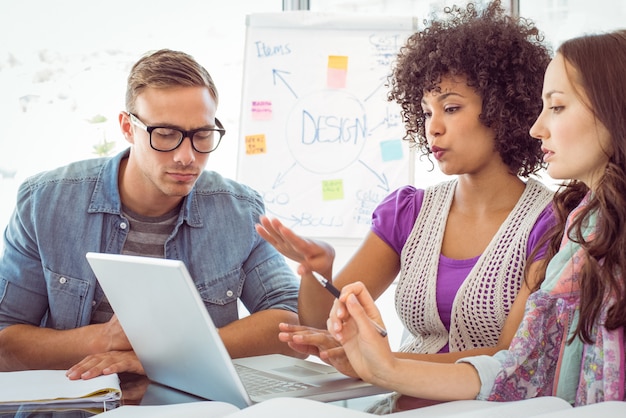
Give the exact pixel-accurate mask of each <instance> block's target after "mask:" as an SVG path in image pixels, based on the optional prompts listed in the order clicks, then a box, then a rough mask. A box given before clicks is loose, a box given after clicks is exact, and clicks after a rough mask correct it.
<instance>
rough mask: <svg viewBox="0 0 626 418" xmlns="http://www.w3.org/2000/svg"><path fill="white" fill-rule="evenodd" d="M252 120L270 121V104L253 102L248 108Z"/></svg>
mask: <svg viewBox="0 0 626 418" xmlns="http://www.w3.org/2000/svg"><path fill="white" fill-rule="evenodd" d="M250 113H251V114H252V120H271V119H272V102H271V101H269V100H253V101H252V103H251V106H250Z"/></svg>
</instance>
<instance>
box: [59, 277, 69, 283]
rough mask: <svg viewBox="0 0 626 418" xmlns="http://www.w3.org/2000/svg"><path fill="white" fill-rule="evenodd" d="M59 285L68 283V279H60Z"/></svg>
mask: <svg viewBox="0 0 626 418" xmlns="http://www.w3.org/2000/svg"><path fill="white" fill-rule="evenodd" d="M59 283H61V284H65V283H67V279H66V278H65V277H61V278H60V279H59Z"/></svg>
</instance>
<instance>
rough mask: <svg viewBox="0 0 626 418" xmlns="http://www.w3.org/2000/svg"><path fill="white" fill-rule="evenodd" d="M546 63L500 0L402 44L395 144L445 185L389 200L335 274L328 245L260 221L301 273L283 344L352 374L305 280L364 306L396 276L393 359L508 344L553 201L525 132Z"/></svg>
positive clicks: (320, 293) (525, 25)
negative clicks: (400, 127) (402, 142)
mask: <svg viewBox="0 0 626 418" xmlns="http://www.w3.org/2000/svg"><path fill="white" fill-rule="evenodd" d="M549 60H550V55H549V51H548V50H547V49H546V47H544V46H543V45H542V43H541V37H540V34H539V32H538V30H537V28H536V27H535V26H534V25H533V24H532V23H531V22H528V21H526V20H524V19H513V18H511V17H509V16H507V15H506V14H505V12H504V10H503V9H502V7H501V5H500V2H499V1H495V2H493V3H491V4H490V5H488V6H487V7H486V8H485V9H484V10H482V11H479V10H477V9H476V7H475V6H474V5H473V4H469V5H467V7H466V8H465V9H462V8H459V7H452V8H447V9H445V16H444V18H442V19H440V20H433V21H432V22H430V23H429V25H428V26H427V27H426V28H425V29H424V30H421V31H419V32H417V33H415V34H414V35H412V36H411V37H410V38H409V39H408V41H407V43H406V45H405V46H404V47H403V48H402V49H401V50H400V53H399V56H398V61H397V65H396V67H395V70H394V72H393V74H392V77H391V91H390V93H389V99H390V100H395V101H397V102H398V103H400V105H401V107H402V116H403V119H404V123H405V126H406V137H405V139H407V140H408V141H411V142H412V143H413V144H415V146H417V147H419V148H420V149H421V151H422V153H423V154H425V155H428V156H432V157H433V158H434V159H435V160H436V161H437V163H438V165H439V167H440V168H441V171H442V172H443V173H445V174H448V175H451V176H455V178H454V179H452V180H449V181H446V182H444V183H441V184H438V185H435V186H433V187H429V188H427V189H419V188H416V187H413V186H405V187H402V188H400V189H398V190H396V191H394V192H393V193H391V194H390V195H389V196H388V197H386V198H385V199H384V201H383V202H381V203H380V205H379V206H378V207H377V209H376V210H375V211H374V213H373V218H372V227H371V231H370V233H369V234H368V235H367V237H366V238H365V240H364V242H363V243H362V245H361V247H360V248H359V249H358V251H357V252H356V253H355V255H354V256H353V257H352V259H351V260H350V261H349V262H348V263H347V265H346V266H345V267H344V268H343V269H342V270H341V272H339V273H338V274H337V275H336V276H335V277H334V278H333V275H332V263H333V261H334V251H333V249H332V248H331V247H330V246H329V245H328V244H326V243H324V242H320V241H314V240H310V239H304V238H302V237H299V236H298V235H296V234H294V233H293V232H292V231H291V230H289V229H288V228H286V227H285V226H284V225H282V224H281V223H280V222H279V221H278V220H277V219H271V220H270V219H268V218H262V219H261V224H260V225H257V230H258V232H259V233H260V234H261V235H262V236H263V237H264V238H265V239H266V240H267V241H268V242H270V243H271V244H273V245H274V246H275V247H276V248H277V249H278V250H279V251H281V252H282V253H283V254H284V255H285V256H287V257H290V258H292V259H293V260H296V261H298V262H299V263H300V266H299V271H298V272H299V273H300V274H301V275H302V276H303V280H302V282H301V287H300V295H299V316H300V322H301V324H303V326H289V325H281V331H282V333H281V334H280V335H279V337H280V338H281V340H283V341H287V342H289V344H290V345H291V346H292V348H295V349H297V350H301V351H303V352H306V353H310V354H316V355H319V356H320V357H321V358H322V359H323V360H326V361H328V362H330V363H331V364H333V365H334V366H335V367H337V368H338V369H339V370H341V371H342V372H344V373H346V374H349V375H355V373H354V371H353V370H352V368H351V366H350V364H349V363H347V362H345V360H346V359H345V356H344V355H343V350H342V349H341V348H340V347H338V344H337V342H336V341H334V340H333V339H332V338H329V335H328V333H327V332H325V331H324V332H321V331H319V330H316V329H315V328H326V320H327V318H328V313H329V311H330V308H331V306H332V303H333V298H332V296H331V295H329V294H328V293H327V292H326V290H324V289H323V288H322V287H321V286H320V285H319V284H318V283H317V281H316V280H315V279H314V278H313V276H312V272H317V273H320V274H321V275H322V276H324V277H325V278H326V279H327V280H328V281H329V282H332V283H333V284H334V285H335V286H336V287H338V288H341V287H343V286H345V285H347V284H349V283H352V282H354V281H356V280H360V281H362V282H363V283H365V285H366V287H367V289H368V290H369V292H370V293H371V294H372V295H373V297H374V298H377V297H378V296H380V295H381V294H382V293H383V292H384V291H385V290H386V289H387V288H388V287H389V286H390V285H391V284H392V282H393V281H394V280H395V279H396V277H397V276H398V274H399V275H400V276H399V280H398V286H397V290H396V309H397V312H398V314H399V316H400V318H401V320H402V322H403V323H404V325H405V327H406V329H407V330H408V331H409V332H410V333H411V338H410V339H409V341H408V342H407V343H406V344H405V345H403V347H402V348H401V350H400V351H401V352H402V353H398V354H397V355H398V356H399V357H410V358H418V359H422V360H433V361H441V362H454V361H455V360H457V359H459V358H461V357H464V356H466V355H468V354H494V353H496V352H497V351H498V350H501V349H504V348H506V347H508V345H509V342H510V341H511V338H512V336H513V334H514V333H515V330H516V329H517V326H518V325H519V322H520V319H521V317H522V314H523V307H524V303H525V301H526V298H527V297H528V295H529V293H530V288H529V287H528V286H527V285H526V284H524V282H523V276H524V270H525V269H526V268H528V270H529V272H530V278H531V280H530V283H531V284H532V283H533V279H532V278H533V277H534V276H533V275H534V273H535V266H536V264H537V263H538V262H539V260H540V259H541V258H542V257H543V253H544V252H545V251H541V250H540V251H538V252H537V253H536V254H535V255H534V256H533V257H532V258H531V257H530V254H531V253H532V252H533V250H535V249H536V247H537V244H538V242H539V239H540V238H541V236H542V235H543V234H544V232H545V231H546V230H547V229H548V228H549V227H550V226H551V225H552V223H553V217H552V210H551V206H550V201H551V199H552V195H553V193H552V192H551V191H550V190H548V189H547V188H546V187H545V186H544V185H543V184H541V183H539V182H538V181H536V180H533V179H528V177H529V175H531V174H534V173H537V172H538V171H539V170H540V169H541V168H542V164H543V163H542V153H541V148H540V144H539V143H538V142H537V141H536V140H534V139H533V138H532V137H531V136H530V135H529V133H528V131H529V129H530V127H531V126H532V123H533V121H534V119H535V118H536V117H537V115H538V114H539V112H540V110H541V101H540V100H539V97H540V95H541V85H542V81H543V74H544V71H545V69H546V66H547V65H548V62H549ZM544 250H545V247H544Z"/></svg>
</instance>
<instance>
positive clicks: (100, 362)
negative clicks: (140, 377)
mask: <svg viewBox="0 0 626 418" xmlns="http://www.w3.org/2000/svg"><path fill="white" fill-rule="evenodd" d="M123 372H131V373H136V374H145V372H144V370H143V366H142V365H141V363H140V362H139V359H138V358H137V355H135V352H134V351H132V350H127V351H108V352H106V353H99V354H92V355H90V356H87V357H85V358H84V359H83V360H81V361H80V362H79V363H78V364H75V365H74V366H72V367H70V368H69V370H68V371H67V373H66V375H67V377H68V378H70V379H71V380H77V379H85V380H87V379H92V378H94V377H97V376H100V375H103V374H113V373H123Z"/></svg>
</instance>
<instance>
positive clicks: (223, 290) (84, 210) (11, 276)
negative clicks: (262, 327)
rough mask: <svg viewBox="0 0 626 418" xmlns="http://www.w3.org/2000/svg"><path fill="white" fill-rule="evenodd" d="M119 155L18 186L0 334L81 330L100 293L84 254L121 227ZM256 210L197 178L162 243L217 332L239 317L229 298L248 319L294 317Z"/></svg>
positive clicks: (213, 179) (2, 283)
mask: <svg viewBox="0 0 626 418" xmlns="http://www.w3.org/2000/svg"><path fill="white" fill-rule="evenodd" d="M128 153H129V151H128V150H126V151H124V152H122V153H120V154H119V155H117V156H115V157H113V158H96V159H92V160H86V161H80V162H76V163H72V164H70V165H67V166H65V167H61V168H58V169H55V170H53V171H49V172H45V173H40V174H37V175H35V176H32V177H30V178H29V179H27V180H25V181H24V183H23V184H22V185H21V186H20V188H19V190H18V196H17V204H16V209H15V211H14V213H13V215H12V216H11V219H10V221H9V223H8V225H7V228H6V230H5V233H4V252H3V254H2V258H1V259H0V329H3V328H5V327H7V326H9V325H13V324H32V325H36V326H42V327H48V328H54V329H71V328H77V327H80V326H84V325H88V324H89V322H90V319H91V314H92V311H93V310H94V308H95V307H96V306H97V305H98V304H99V302H100V301H101V300H102V298H103V296H104V294H103V291H102V289H101V288H100V286H99V285H98V283H97V280H96V277H95V276H94V273H93V271H92V270H91V268H90V267H89V264H88V263H87V260H86V258H85V254H86V253H87V252H89V251H95V252H106V253H121V251H122V247H123V245H124V241H125V240H126V237H127V235H128V232H129V225H130V223H129V222H128V220H127V219H125V218H124V216H122V204H121V201H120V195H119V190H118V171H119V167H120V161H121V160H122V159H123V158H125V157H127V156H128ZM263 212H264V205H263V202H262V200H261V197H260V196H259V194H258V193H257V192H255V191H253V190H252V189H250V188H249V187H247V186H245V185H242V184H239V183H236V182H234V181H232V180H229V179H226V178H223V177H222V176H220V175H219V174H217V173H215V172H210V171H204V172H203V173H202V175H201V176H200V177H199V179H198V181H197V182H196V184H195V186H194V188H193V190H192V191H191V193H190V194H189V195H188V196H187V197H185V198H184V201H183V204H182V206H181V210H180V214H179V216H178V220H177V221H176V224H175V226H174V230H173V232H172V234H171V235H170V236H169V237H168V238H167V240H166V242H165V258H170V259H178V260H182V261H184V262H185V264H186V265H187V268H188V269H189V272H190V273H191V277H193V279H194V282H195V283H196V287H197V288H198V291H199V293H200V295H201V297H202V299H203V301H204V304H205V305H206V307H207V310H208V311H209V314H210V315H211V317H212V318H213V321H214V322H215V325H216V326H217V327H222V326H225V325H227V324H229V323H230V322H232V321H235V320H236V319H238V317H239V316H238V310H237V300H238V298H239V299H241V301H242V303H243V304H244V306H245V307H246V308H247V309H248V311H249V312H250V313H254V312H257V311H260V310H264V309H270V308H271V309H285V310H289V311H292V312H295V311H296V307H297V296H298V282H297V279H296V277H295V275H294V273H293V272H292V270H291V268H290V267H289V266H288V265H287V263H286V262H285V259H284V258H283V256H282V255H281V254H280V253H278V252H277V251H276V250H275V249H274V247H272V246H271V245H270V244H268V243H267V242H266V241H265V240H263V238H261V237H260V236H259V235H258V234H257V232H256V230H255V228H254V225H255V223H256V222H258V218H259V215H261V214H262V213H263ZM163 309H171V310H172V313H175V310H176V307H175V306H173V307H169V306H164V307H163Z"/></svg>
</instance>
